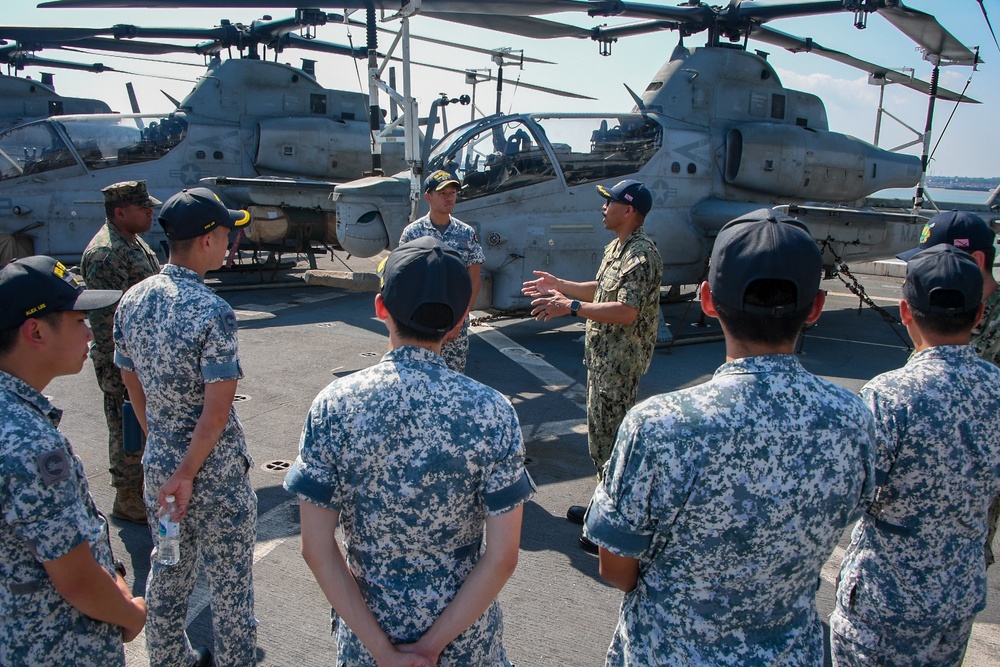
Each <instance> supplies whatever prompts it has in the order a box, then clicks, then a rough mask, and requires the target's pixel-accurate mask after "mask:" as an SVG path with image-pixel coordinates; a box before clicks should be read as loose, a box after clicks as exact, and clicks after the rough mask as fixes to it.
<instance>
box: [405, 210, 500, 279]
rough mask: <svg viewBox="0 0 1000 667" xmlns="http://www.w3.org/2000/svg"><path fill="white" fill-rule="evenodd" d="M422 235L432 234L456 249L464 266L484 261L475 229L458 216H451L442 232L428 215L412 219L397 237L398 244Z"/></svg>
mask: <svg viewBox="0 0 1000 667" xmlns="http://www.w3.org/2000/svg"><path fill="white" fill-rule="evenodd" d="M422 236H433V237H434V238H436V239H437V240H438V241H440V242H441V243H443V244H445V245H447V246H451V247H452V248H454V249H455V250H457V251H458V254H459V255H461V256H462V261H463V262H465V266H466V267H469V266H473V265H475V264H482V263H483V262H485V261H486V255H485V254H483V246H481V245H480V244H479V237H478V236H477V235H476V230H474V229H473V228H472V227H471V226H470V225H467V224H465V223H464V222H462V221H461V220H459V219H458V218H454V217H452V218H451V222H450V223H448V226H447V227H445V229H444V231H443V232H442V231H441V230H440V229H439V228H438V227H436V226H435V225H434V223H433V222H431V218H430V216H429V215H425V216H424V217H422V218H420V219H418V220H414V221H413V222H411V223H410V224H408V225H407V226H406V229H404V230H403V233H402V234H401V235H400V237H399V245H403V244H404V243H406V242H408V241H412V240H413V239H419V238H420V237H422Z"/></svg>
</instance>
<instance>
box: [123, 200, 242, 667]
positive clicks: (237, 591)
mask: <svg viewBox="0 0 1000 667" xmlns="http://www.w3.org/2000/svg"><path fill="white" fill-rule="evenodd" d="M248 220H249V215H248V214H247V213H246V212H245V211H230V210H228V209H227V208H226V207H225V206H224V205H223V204H222V202H221V201H219V200H218V198H217V197H216V196H215V195H214V194H213V193H212V192H211V191H210V190H208V189H206V188H193V189H191V190H185V191H183V192H181V193H178V194H176V195H174V196H173V197H171V198H170V199H169V200H167V202H166V203H165V204H164V205H163V209H162V210H161V212H160V222H161V224H162V225H163V227H164V231H165V232H166V234H167V238H168V242H169V245H170V261H169V263H168V264H167V265H166V266H164V267H163V270H162V271H161V272H160V273H159V274H158V275H156V276H154V277H152V278H149V279H148V280H144V281H143V282H142V283H140V284H139V285H136V286H135V287H134V288H132V289H131V290H130V291H129V292H128V294H126V295H125V298H123V299H122V301H121V303H119V305H118V311H117V313H116V314H115V363H116V364H117V365H118V366H119V367H120V368H121V369H122V370H123V378H124V380H125V384H126V386H127V387H128V390H129V396H131V398H132V402H133V404H134V405H135V408H136V415H137V416H139V418H140V423H141V424H142V425H143V427H144V430H145V431H146V433H147V440H146V452H145V454H144V455H143V459H142V463H143V468H144V471H145V476H146V488H145V500H146V511H147V515H148V518H149V522H150V525H153V526H155V525H156V516H157V513H158V512H159V511H160V508H161V507H163V506H165V501H164V499H165V497H166V496H167V495H174V496H175V497H176V504H177V508H178V514H177V515H175V519H177V520H179V521H180V540H181V549H180V551H181V554H180V562H179V563H177V564H176V565H173V566H167V565H163V564H161V563H159V562H158V561H157V559H156V551H155V550H154V553H153V556H154V557H153V563H152V567H151V569H150V573H149V579H148V581H147V584H146V596H147V600H148V602H149V622H148V623H147V625H146V646H147V649H148V651H149V660H150V665H151V667H177V666H178V665H181V666H184V665H190V664H192V663H194V664H196V665H206V664H210V663H209V662H208V661H209V660H210V659H211V658H210V655H211V654H210V653H209V652H208V651H206V650H205V649H198V650H197V651H195V649H193V648H192V646H191V643H190V641H189V640H188V636H187V633H186V631H185V626H186V616H187V609H188V603H189V600H190V596H191V591H192V588H193V586H194V583H195V580H196V578H197V577H199V576H204V577H205V578H206V579H207V580H208V582H209V588H210V590H211V598H210V605H211V610H212V630H213V635H214V640H215V651H214V659H215V663H214V664H215V665H217V666H218V667H247V666H248V665H253V664H255V663H256V641H257V621H256V619H255V618H254V594H253V573H252V565H253V548H254V543H255V541H256V521H257V497H256V495H255V494H254V491H253V487H252V486H251V484H250V477H249V474H248V473H249V470H250V468H251V467H252V466H253V459H252V458H251V457H250V453H249V451H248V450H247V444H246V438H245V437H244V432H243V426H242V424H240V421H239V418H238V417H237V416H236V411H235V409H234V408H233V397H234V396H235V393H236V387H237V382H238V380H239V379H240V378H242V377H243V370H242V368H241V366H240V359H239V351H238V340H237V324H236V315H235V314H234V312H233V309H232V308H231V307H230V306H229V304H227V303H226V302H225V301H223V300H222V299H221V298H220V297H218V296H217V295H216V294H215V293H213V292H212V291H211V290H210V289H209V288H208V287H206V286H205V283H204V276H205V273H206V272H207V271H209V270H213V269H216V268H218V267H219V266H221V265H222V262H223V260H224V258H225V253H226V249H227V245H228V233H229V230H230V229H231V228H233V227H237V226H240V225H242V224H246V222H247V221H248ZM206 230H207V231H206ZM154 533H155V530H154ZM154 537H155V536H154Z"/></svg>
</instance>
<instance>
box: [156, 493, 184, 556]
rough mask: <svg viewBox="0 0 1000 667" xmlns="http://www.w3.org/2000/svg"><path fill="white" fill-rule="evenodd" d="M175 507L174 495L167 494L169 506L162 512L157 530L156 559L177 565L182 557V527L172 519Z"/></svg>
mask: <svg viewBox="0 0 1000 667" xmlns="http://www.w3.org/2000/svg"><path fill="white" fill-rule="evenodd" d="M174 509H175V508H174V497H173V496H167V508H166V509H165V510H163V511H162V512H161V513H160V525H159V528H158V529H157V531H156V560H157V562H159V563H162V564H163V565H177V563H178V562H179V561H180V559H181V527H180V524H179V523H177V522H176V521H171V520H170V516H171V515H172V514H173V512H174Z"/></svg>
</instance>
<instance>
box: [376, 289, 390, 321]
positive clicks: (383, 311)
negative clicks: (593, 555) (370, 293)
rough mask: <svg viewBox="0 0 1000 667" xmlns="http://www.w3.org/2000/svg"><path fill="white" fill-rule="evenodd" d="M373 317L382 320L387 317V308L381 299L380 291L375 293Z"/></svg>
mask: <svg viewBox="0 0 1000 667" xmlns="http://www.w3.org/2000/svg"><path fill="white" fill-rule="evenodd" d="M375 317H377V318H379V319H380V320H382V321H383V322H385V321H386V320H388V319H389V310H388V309H387V308H386V307H385V301H383V300H382V293H381V292H379V293H378V294H376V295H375Z"/></svg>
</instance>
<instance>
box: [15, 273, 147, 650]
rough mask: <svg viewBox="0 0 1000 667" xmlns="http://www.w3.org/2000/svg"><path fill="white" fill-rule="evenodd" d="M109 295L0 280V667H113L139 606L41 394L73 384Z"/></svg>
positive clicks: (114, 293) (31, 276)
mask: <svg viewBox="0 0 1000 667" xmlns="http://www.w3.org/2000/svg"><path fill="white" fill-rule="evenodd" d="M121 294H122V293H121V291H119V290H85V289H84V288H83V285H82V284H81V283H80V282H79V281H77V280H76V278H75V277H74V276H73V275H72V274H70V273H69V271H68V270H67V269H66V267H65V266H63V265H62V264H61V263H59V262H57V261H56V260H54V259H52V258H51V257H44V256H41V255H36V256H34V257H26V258H24V259H19V260H15V261H14V262H12V263H11V264H8V265H7V266H6V267H4V268H3V269H0V665H4V667H39V666H42V665H46V666H53V667H57V666H58V667H62V666H65V665H71V666H73V667H109V666H110V667H114V666H116V665H117V666H118V667H124V665H125V652H124V650H123V648H122V640H123V639H124V640H125V641H131V640H132V639H134V638H135V636H136V635H138V634H139V632H140V631H141V630H142V626H143V623H145V620H146V605H145V603H144V602H143V599H142V598H141V597H133V596H132V593H131V592H130V591H129V588H128V585H127V584H126V583H125V579H124V578H123V577H124V574H125V572H124V567H123V566H122V565H121V563H119V562H117V561H115V560H114V558H113V556H112V554H111V543H110V542H109V540H108V524H107V521H106V520H105V517H104V516H103V515H102V514H101V513H100V512H99V511H98V510H97V506H96V505H95V504H94V499H93V498H91V496H90V488H89V486H88V484H87V476H86V473H85V472H84V470H83V464H82V463H81V461H80V459H79V457H77V455H76V453H75V452H74V451H73V447H72V446H71V445H70V443H69V441H68V440H66V438H65V437H64V436H63V435H62V434H61V433H60V432H59V431H58V430H57V429H58V427H59V420H60V418H61V417H62V411H61V410H59V409H58V408H56V407H54V406H53V405H52V403H50V402H49V399H48V398H46V397H45V396H43V395H42V393H41V392H42V391H44V390H45V387H46V386H47V385H48V384H49V382H50V381H52V380H53V379H54V378H56V377H58V376H61V375H74V374H76V373H79V372H80V369H82V368H83V364H84V362H85V361H86V360H87V345H88V343H89V342H90V341H91V339H92V338H93V336H92V335H91V333H90V329H89V328H88V327H87V321H86V316H87V312H86V311H91V310H95V309H98V308H106V307H108V306H111V305H112V304H114V303H115V302H116V301H118V299H119V298H120V297H121Z"/></svg>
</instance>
